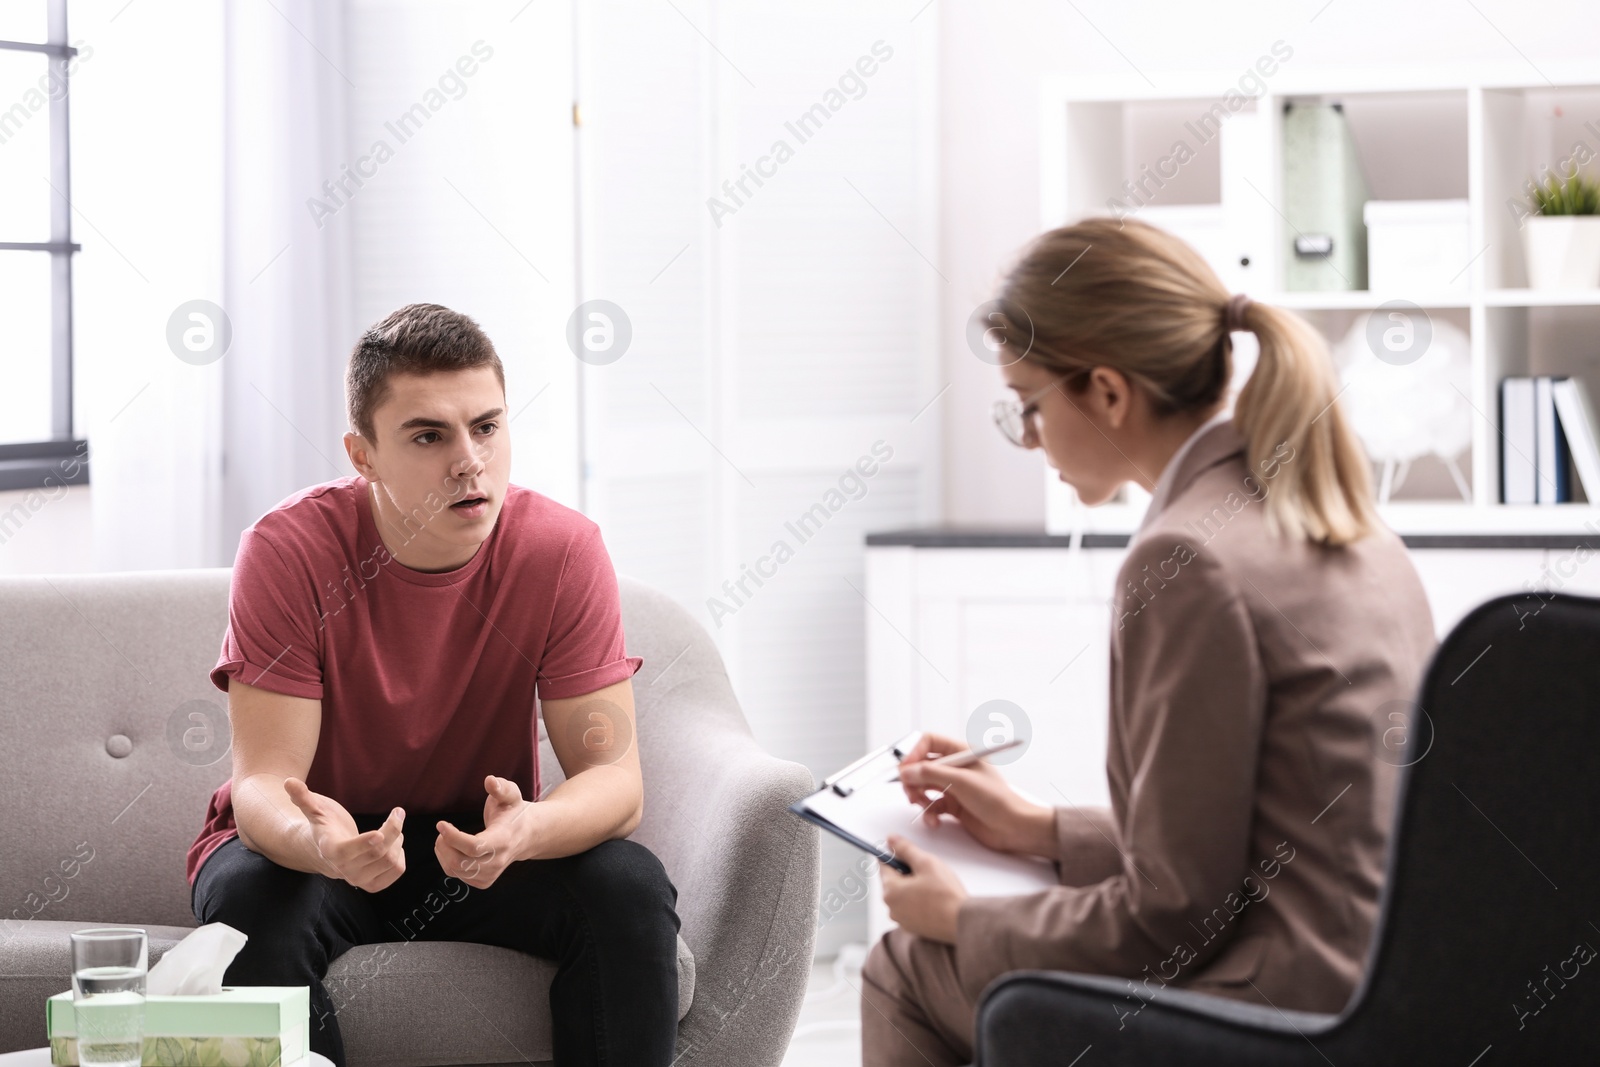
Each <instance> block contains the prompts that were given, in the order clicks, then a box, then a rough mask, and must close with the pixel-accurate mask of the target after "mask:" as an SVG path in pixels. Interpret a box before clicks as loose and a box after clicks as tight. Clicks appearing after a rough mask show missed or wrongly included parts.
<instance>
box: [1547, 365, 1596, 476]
mask: <svg viewBox="0 0 1600 1067" xmlns="http://www.w3.org/2000/svg"><path fill="white" fill-rule="evenodd" d="M1551 393H1552V395H1553V397H1554V399H1555V405H1556V418H1557V420H1558V421H1559V422H1560V424H1561V431H1562V435H1563V436H1564V437H1565V438H1566V442H1567V448H1568V451H1569V452H1570V453H1571V456H1572V465H1573V466H1574V467H1576V468H1577V469H1578V480H1579V482H1581V483H1582V484H1583V495H1584V496H1585V497H1587V498H1588V500H1589V503H1591V504H1595V503H1600V438H1597V437H1596V436H1595V428H1596V426H1597V423H1596V422H1595V418H1594V407H1593V406H1592V405H1591V404H1590V403H1589V394H1588V393H1587V392H1585V391H1584V388H1583V383H1582V382H1580V381H1578V380H1577V379H1576V378H1557V379H1556V380H1555V382H1554V383H1553V384H1552V386H1551Z"/></svg>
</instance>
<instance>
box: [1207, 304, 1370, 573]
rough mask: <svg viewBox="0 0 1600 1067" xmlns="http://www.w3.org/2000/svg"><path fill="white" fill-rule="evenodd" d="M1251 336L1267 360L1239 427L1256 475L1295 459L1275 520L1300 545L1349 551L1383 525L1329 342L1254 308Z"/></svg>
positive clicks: (1273, 497)
mask: <svg viewBox="0 0 1600 1067" xmlns="http://www.w3.org/2000/svg"><path fill="white" fill-rule="evenodd" d="M1242 317H1243V324H1244V327H1245V329H1247V330H1249V331H1250V332H1251V333H1254V334H1255V335H1256V340H1257V341H1258V342H1259V344H1260V348H1261V355H1260V357H1259V358H1258V359H1257V361H1256V366H1255V370H1253V371H1252V372H1251V374H1250V379H1249V380H1248V381H1247V382H1245V385H1244V388H1243V389H1242V390H1240V391H1239V398H1238V400H1236V401H1235V402H1234V406H1233V421H1234V425H1235V426H1237V427H1238V428H1239V432H1240V433H1241V434H1243V435H1244V438H1245V440H1246V441H1247V442H1248V444H1247V445H1246V447H1245V454H1246V456H1247V457H1248V459H1249V462H1250V469H1251V470H1261V469H1263V468H1262V466H1261V464H1263V463H1265V462H1267V460H1268V457H1269V456H1272V455H1273V454H1274V453H1278V454H1279V459H1280V460H1281V459H1282V458H1283V457H1282V454H1283V453H1284V452H1285V451H1287V452H1288V454H1289V456H1291V457H1292V462H1284V463H1283V464H1282V465H1281V467H1280V468H1279V474H1278V477H1277V478H1275V479H1274V480H1273V482H1272V488H1271V491H1270V493H1269V495H1268V496H1267V518H1268V520H1269V522H1272V523H1273V524H1274V525H1276V526H1277V527H1278V528H1279V529H1280V530H1283V531H1285V532H1287V533H1288V534H1289V535H1290V536H1292V537H1300V538H1306V539H1309V540H1312V541H1319V542H1322V543H1323V544H1328V545H1343V544H1349V543H1350V542H1351V541H1356V540H1359V539H1360V538H1362V537H1364V536H1366V535H1367V534H1369V533H1371V532H1372V530H1373V527H1374V526H1375V525H1376V523H1377V512H1376V509H1375V508H1374V506H1373V503H1372V474H1371V470H1372V468H1371V466H1370V465H1369V463H1368V461H1367V456H1366V453H1365V452H1364V451H1363V450H1362V448H1361V445H1360V443H1359V442H1358V441H1357V440H1356V436H1355V433H1354V432H1353V431H1352V430H1351V429H1350V426H1349V423H1348V422H1346V420H1345V417H1344V411H1343V410H1342V409H1341V408H1340V407H1339V404H1338V402H1337V400H1336V399H1335V398H1336V397H1337V396H1338V390H1337V388H1336V385H1335V380H1334V375H1333V365H1332V360H1331V359H1330V358H1329V356H1328V349H1327V345H1326V343H1325V342H1324V341H1323V340H1322V335H1321V334H1319V333H1317V331H1315V330H1313V329H1312V328H1311V327H1310V326H1309V325H1307V323H1306V321H1305V320H1304V319H1302V318H1300V316H1298V315H1296V314H1294V313H1292V312H1289V311H1285V310H1283V309H1282V308H1276V307H1272V306H1270V305H1267V304H1256V303H1251V304H1248V305H1246V306H1245V309H1244V314H1243V316H1242Z"/></svg>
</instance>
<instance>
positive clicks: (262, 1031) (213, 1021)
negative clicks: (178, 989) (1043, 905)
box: [45, 985, 311, 1067]
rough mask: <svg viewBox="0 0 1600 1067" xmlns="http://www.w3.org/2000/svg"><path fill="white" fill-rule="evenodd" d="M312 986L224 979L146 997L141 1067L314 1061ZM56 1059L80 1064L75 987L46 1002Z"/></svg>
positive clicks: (283, 1065)
mask: <svg viewBox="0 0 1600 1067" xmlns="http://www.w3.org/2000/svg"><path fill="white" fill-rule="evenodd" d="M310 1025H311V988H310V987H309V986H303V985H300V986H270V985H269V986H223V987H222V992H220V993H210V994H202V995H189V996H161V995H159V994H151V995H149V996H147V997H145V1002H144V1049H143V1051H142V1056H141V1059H140V1063H141V1064H142V1065H143V1067H297V1065H303V1064H305V1063H307V1062H309V1058H310V1055H311V1053H310V1047H309V1031H310ZM45 1028H46V1032H47V1033H48V1034H49V1037H50V1062H51V1063H52V1064H58V1065H61V1064H70V1065H73V1067H76V1065H77V1063H78V1030H77V1022H76V1020H75V1019H74V1018H73V1013H72V991H71V990H68V991H67V992H65V993H57V994H56V995H55V996H53V997H51V998H49V999H48V1000H46V1001H45Z"/></svg>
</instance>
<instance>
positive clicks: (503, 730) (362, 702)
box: [187, 475, 643, 886]
mask: <svg viewBox="0 0 1600 1067" xmlns="http://www.w3.org/2000/svg"><path fill="white" fill-rule="evenodd" d="M368 494H369V490H368V483H367V480H366V479H365V478H363V477H361V476H360V475H353V476H351V477H348V478H341V479H339V480H337V481H332V482H325V483H323V484H322V485H315V486H312V487H310V488H308V489H303V490H301V491H300V492H298V493H295V494H294V495H293V496H291V497H289V498H288V499H287V500H285V501H283V502H282V503H281V504H279V505H278V506H277V507H275V508H273V509H272V510H271V511H269V512H267V513H266V514H265V515H263V516H262V517H261V518H260V519H259V520H257V522H256V523H255V525H254V526H252V527H250V528H249V529H248V530H246V531H245V532H244V534H243V535H242V536H241V537H240V538H239V554H238V556H237V558H236V559H235V561H234V567H233V577H232V584H231V587H230V589H229V595H228V629H227V632H226V633H225V634H224V635H223V638H222V655H221V656H220V657H219V658H218V660H217V665H216V667H215V668H213V669H212V671H211V681H212V684H214V685H215V686H216V687H217V688H218V689H221V690H223V691H224V692H226V691H227V688H228V679H229V678H238V679H239V680H240V681H242V682H245V683H246V684H248V685H253V686H257V687H259V688H261V689H270V690H272V691H273V692H275V693H284V694H286V695H289V696H296V697H307V698H311V699H316V700H320V701H322V730H321V734H320V735H319V737H318V740H317V752H316V756H315V757H314V758H313V760H312V763H311V769H310V771H309V772H308V773H307V774H306V778H305V782H306V785H307V787H309V788H310V789H311V790H312V792H315V793H322V794H324V795H325V796H329V797H332V798H333V799H334V800H337V801H338V802H339V803H341V804H343V805H344V807H345V809H346V810H348V811H350V812H351V813H353V814H358V813H368V814H380V813H387V812H388V811H390V810H391V809H393V808H394V807H395V806H396V805H399V806H401V807H403V808H405V810H406V812H407V813H408V814H409V813H410V812H412V811H419V812H422V811H433V812H441V811H481V810H482V808H483V803H484V800H485V799H486V798H487V795H488V794H487V793H486V792H485V790H484V787H483V779H484V776H485V775H489V774H495V775H499V776H500V777H502V778H509V779H510V780H511V781H513V782H516V783H517V785H518V787H520V788H521V790H522V795H523V796H524V797H526V798H527V799H529V800H536V799H537V798H538V796H539V750H538V736H537V730H538V727H537V722H536V718H535V710H534V689H535V684H536V683H537V688H538V695H539V697H540V698H542V699H546V700H548V699H551V698H555V697H573V696H582V695H584V694H585V693H592V692H594V691H595V690H597V689H601V688H604V687H605V686H608V685H614V684H615V683H617V682H620V681H623V680H624V679H627V678H631V677H633V674H634V672H635V671H637V670H638V669H639V667H640V665H641V664H642V663H643V660H641V659H639V658H638V657H637V656H629V655H627V653H626V652H625V651H624V649H623V639H622V612H621V606H620V604H619V601H618V596H617V578H616V572H615V571H614V570H613V569H612V566H611V558H610V556H608V555H607V553H606V549H605V544H604V543H603V542H602V540H601V538H600V529H599V527H597V526H596V525H595V524H594V523H593V522H591V521H590V520H589V519H587V518H585V517H584V516H583V515H582V514H580V513H579V512H576V511H573V510H572V509H570V508H566V507H563V506H562V505H560V504H557V503H556V502H555V501H553V500H551V499H549V498H548V497H545V496H541V495H540V494H539V493H536V492H534V491H533V490H531V489H524V488H522V487H521V486H516V485H510V486H507V487H506V496H505V503H504V505H503V506H502V508H501V510H500V514H499V516H498V518H497V519H496V521H495V525H494V529H493V530H492V531H491V532H490V534H489V538H488V540H486V541H485V542H484V543H483V544H482V545H480V546H479V547H478V551H477V553H476V554H475V555H474V556H473V557H472V559H471V560H469V561H468V562H467V563H465V564H463V565H462V566H460V567H457V568H456V569H454V570H451V571H444V572H440V573H427V572H424V571H418V570H413V569H412V568H410V567H406V566H404V565H402V564H401V563H399V562H398V561H396V560H394V559H393V558H392V557H391V556H390V555H389V552H388V549H387V548H386V547H385V546H384V543H383V541H382V540H381V539H380V538H379V537H378V529H377V524H376V523H375V522H374V521H373V517H372V510H371V504H370V502H369V495H368ZM426 510H427V509H426V508H424V509H423V510H422V513H421V514H419V518H422V519H426V518H428V516H427V514H426ZM232 794H233V783H232V781H231V780H230V781H227V782H224V783H223V784H222V785H221V786H220V787H219V788H218V789H217V790H216V792H215V793H214V794H212V797H211V801H210V804H209V805H208V806H207V808H206V818H205V826H204V828H203V829H201V831H200V836H199V837H197V838H196V839H195V841H194V844H192V845H190V846H189V853H188V861H187V874H188V879H189V884H190V885H191V886H192V885H193V884H194V880H195V876H196V875H197V874H199V872H200V867H201V865H202V864H204V863H205V861H206V858H207V857H208V856H210V855H211V853H212V852H213V851H214V850H215V849H216V848H217V847H218V846H220V845H221V844H222V843H223V842H225V841H227V840H228V839H229V838H230V837H234V836H237V828H236V824H235V822H234V819H233V796H232Z"/></svg>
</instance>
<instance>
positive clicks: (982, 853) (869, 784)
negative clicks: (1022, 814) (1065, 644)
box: [789, 730, 1061, 896]
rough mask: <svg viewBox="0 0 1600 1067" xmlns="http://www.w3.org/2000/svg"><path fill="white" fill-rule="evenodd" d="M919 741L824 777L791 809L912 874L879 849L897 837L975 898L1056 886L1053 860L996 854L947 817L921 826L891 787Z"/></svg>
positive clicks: (907, 740)
mask: <svg viewBox="0 0 1600 1067" xmlns="http://www.w3.org/2000/svg"><path fill="white" fill-rule="evenodd" d="M921 737H922V732H921V731H920V730H919V731H915V732H913V733H910V734H907V735H906V736H905V737H902V738H900V739H899V740H898V741H895V742H893V743H892V744H889V745H885V746H884V747H883V748H880V749H877V750H875V751H872V752H869V753H867V754H866V755H865V756H862V757H861V758H860V759H858V760H856V761H855V762H854V763H851V764H850V765H849V766H847V767H845V768H844V769H842V770H840V771H838V772H837V773H835V774H831V775H829V776H828V777H827V778H824V779H823V781H822V786H821V788H819V789H818V790H817V791H816V792H814V793H812V794H811V795H809V796H807V797H804V798H802V799H801V800H797V801H795V802H794V803H793V804H791V805H789V810H790V811H791V812H793V813H794V814H795V815H798V816H799V817H800V818H802V819H804V820H806V821H807V822H809V823H812V824H814V825H816V826H819V827H821V828H822V829H824V830H826V831H828V832H829V833H831V834H833V835H835V836H836V837H839V838H841V839H843V840H845V841H848V842H849V843H850V844H852V845H854V846H855V847H856V848H859V849H861V850H862V851H863V852H866V853H868V854H870V855H872V856H875V857H876V858H877V859H878V860H879V861H880V862H882V863H885V864H887V865H888V866H890V867H893V868H894V869H895V870H897V871H899V872H900V873H901V874H910V873H911V866H910V865H909V864H908V863H906V861H905V860H903V859H901V858H899V857H898V856H896V855H895V854H894V853H893V852H890V851H888V850H887V849H886V848H885V847H884V846H882V845H879V844H877V842H878V841H882V840H885V839H886V836H887V835H888V834H890V833H896V834H899V835H901V836H902V837H904V838H906V839H907V840H908V841H911V842H913V843H914V844H916V845H917V846H918V847H920V848H924V849H927V850H928V851H929V852H931V853H933V854H934V855H936V856H938V857H939V859H941V860H943V861H944V862H945V863H947V864H948V865H949V866H950V868H951V869H952V870H953V871H954V872H955V873H956V875H957V876H958V877H959V878H960V879H961V882H962V885H963V886H965V887H966V889H967V891H968V892H969V893H971V894H972V895H973V896H1021V895H1025V894H1028V893H1035V892H1038V891H1040V890H1043V889H1051V888H1055V887H1056V886H1059V885H1060V884H1061V882H1060V878H1059V876H1058V871H1057V867H1056V864H1055V863H1054V862H1053V861H1051V860H1047V859H1043V858H1041V857H1037V856H1021V855H1017V854H1014V853H1008V852H996V851H995V850H993V849H991V848H988V847H986V846H985V845H982V844H980V843H979V842H978V841H977V840H975V839H974V838H973V837H972V835H971V834H969V833H967V831H966V829H965V828H964V827H963V826H962V825H961V824H960V822H959V821H958V820H957V819H956V818H955V817H953V816H950V815H943V816H941V817H940V825H939V826H938V827H937V828H930V827H928V826H926V825H925V824H924V822H923V819H922V812H923V809H922V808H920V807H919V806H918V805H916V804H914V803H912V802H911V801H909V800H907V799H906V796H905V789H904V787H903V786H902V785H901V784H900V783H899V782H896V781H893V780H892V779H893V778H894V777H895V775H896V774H897V772H898V771H899V768H900V760H901V758H902V757H904V756H905V755H906V754H908V753H909V752H910V751H911V750H912V749H913V748H915V747H916V744H917V741H918V739H920V738H921ZM1019 792H1020V790H1019ZM1024 795H1025V794H1024Z"/></svg>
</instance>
